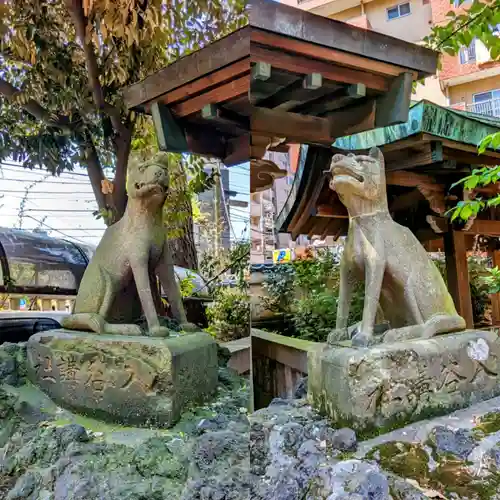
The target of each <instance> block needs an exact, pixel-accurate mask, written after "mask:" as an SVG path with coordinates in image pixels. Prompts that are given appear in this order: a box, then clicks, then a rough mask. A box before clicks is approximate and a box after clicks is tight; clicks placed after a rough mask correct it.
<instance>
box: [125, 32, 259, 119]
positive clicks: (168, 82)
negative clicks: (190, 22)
mask: <svg viewBox="0 0 500 500" xmlns="http://www.w3.org/2000/svg"><path fill="white" fill-rule="evenodd" d="M249 53H250V27H248V26H245V27H244V28H241V29H239V30H237V31H235V32H233V33H231V34H230V35H228V36H226V37H224V38H221V39H220V40H217V41H216V42H214V43H211V44H210V45H208V46H207V47H204V48H203V49H201V50H198V51H196V52H193V53H192V54H189V55H187V56H185V57H182V58H181V59H179V60H177V61H175V62H174V63H172V64H170V65H169V66H167V67H166V68H164V69H162V70H160V71H158V72H157V73H154V74H153V75H151V76H148V77H147V78H145V79H144V80H142V81H141V82H139V83H136V84H135V85H131V86H130V87H127V88H126V89H124V91H123V99H124V102H125V104H126V106H127V107H128V108H129V109H132V108H135V107H138V106H141V105H142V104H145V103H147V102H148V101H153V100H155V99H157V98H159V97H160V96H161V95H163V94H165V93H167V92H170V91H171V90H174V89H176V88H178V87H180V86H182V85H185V84H186V83H189V82H192V81H193V80H196V79H197V78H200V77H201V76H205V75H207V74H209V73H212V72H214V71H216V70H219V69H221V68H223V67H224V66H227V65H230V64H232V63H234V62H236V61H239V60H240V59H244V58H245V57H248V55H249Z"/></svg>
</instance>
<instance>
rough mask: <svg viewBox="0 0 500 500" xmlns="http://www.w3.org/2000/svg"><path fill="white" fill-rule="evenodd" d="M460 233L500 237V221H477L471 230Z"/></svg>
mask: <svg viewBox="0 0 500 500" xmlns="http://www.w3.org/2000/svg"><path fill="white" fill-rule="evenodd" d="M460 232H461V233H464V234H481V235H484V236H494V237H500V220H481V219H476V220H475V221H474V223H473V224H472V226H471V227H470V228H469V229H464V230H463V231H460Z"/></svg>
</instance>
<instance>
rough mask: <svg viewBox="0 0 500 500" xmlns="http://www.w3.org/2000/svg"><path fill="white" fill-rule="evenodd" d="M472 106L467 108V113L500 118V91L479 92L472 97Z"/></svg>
mask: <svg viewBox="0 0 500 500" xmlns="http://www.w3.org/2000/svg"><path fill="white" fill-rule="evenodd" d="M472 102H473V103H472V105H469V106H468V108H469V109H468V111H472V112H473V113H479V114H481V115H488V116H495V117H497V118H498V117H500V90H499V89H496V90H490V91H488V92H480V93H478V94H474V95H473V96H472Z"/></svg>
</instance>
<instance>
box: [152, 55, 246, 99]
mask: <svg viewBox="0 0 500 500" xmlns="http://www.w3.org/2000/svg"><path fill="white" fill-rule="evenodd" d="M249 71H250V57H245V58H244V59H241V60H240V61H237V62H235V63H234V64H231V65H230V66H227V67H225V68H222V69H220V70H218V71H215V72H214V73H210V74H209V75H207V76H203V77H201V78H198V79H197V80H195V81H193V82H190V83H187V84H186V85H182V86H181V87H178V88H176V89H174V90H171V91H170V92H167V93H166V94H164V95H162V96H160V98H159V100H160V101H161V102H163V103H164V104H169V105H172V104H176V103H178V102H179V101H183V100H186V99H189V98H192V97H194V96H195V95H196V94H200V93H201V92H204V91H207V90H211V89H212V88H213V87H215V86H217V85H220V84H222V83H226V82H228V81H230V80H236V79H237V78H239V77H241V76H243V75H245V74H248V73H249ZM149 107H150V105H148V106H147V108H149Z"/></svg>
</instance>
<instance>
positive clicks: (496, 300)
mask: <svg viewBox="0 0 500 500" xmlns="http://www.w3.org/2000/svg"><path fill="white" fill-rule="evenodd" d="M491 260H492V261H493V267H498V268H499V269H500V250H493V251H492V252H491ZM490 297H491V322H492V324H493V326H500V293H495V294H491V295H490Z"/></svg>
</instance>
